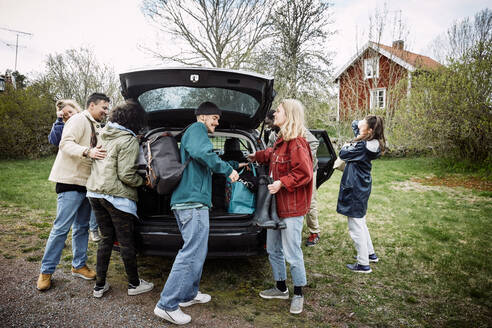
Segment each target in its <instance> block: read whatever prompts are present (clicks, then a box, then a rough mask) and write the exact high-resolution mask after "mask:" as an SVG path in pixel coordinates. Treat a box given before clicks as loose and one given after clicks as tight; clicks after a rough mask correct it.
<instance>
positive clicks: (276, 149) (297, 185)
mask: <svg viewBox="0 0 492 328" xmlns="http://www.w3.org/2000/svg"><path fill="white" fill-rule="evenodd" d="M255 159H256V161H257V162H259V163H264V164H269V166H270V175H272V176H273V180H280V181H281V182H282V185H283V187H282V188H280V190H279V191H278V193H277V194H276V195H277V212H278V216H279V217H281V218H289V217H293V216H303V215H305V214H306V213H307V212H308V211H309V206H310V205H311V194H312V192H313V185H312V183H313V159H312V155H311V150H310V148H309V145H308V143H307V142H306V139H304V138H303V137H297V138H296V139H292V140H290V141H284V140H283V138H279V139H278V140H277V141H276V142H275V144H274V145H273V147H272V148H267V149H265V150H261V151H257V152H256V154H255Z"/></svg>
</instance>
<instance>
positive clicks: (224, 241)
mask: <svg viewBox="0 0 492 328" xmlns="http://www.w3.org/2000/svg"><path fill="white" fill-rule="evenodd" d="M162 130H163V129H155V130H153V131H151V132H150V133H149V134H150V135H152V134H154V133H161V132H162ZM178 132H179V131H173V134H174V133H175V134H177V133H178ZM149 134H148V135H149ZM228 139H236V140H237V142H238V143H239V147H240V151H235V152H231V151H229V152H228V151H227V149H226V150H224V144H225V143H226V140H228ZM210 140H211V141H212V144H213V145H214V151H215V152H216V153H217V154H218V155H219V156H220V157H221V158H222V159H223V160H226V161H228V160H234V161H236V162H246V161H247V160H246V154H248V153H251V152H254V151H255V150H256V149H259V148H258V146H257V145H255V143H256V141H255V140H254V139H253V138H252V137H251V135H248V133H245V132H242V131H235V132H228V131H220V130H218V131H216V132H215V133H214V134H213V136H210ZM138 192H139V203H138V214H139V217H140V219H141V220H142V222H141V224H138V225H137V226H136V230H137V239H138V240H137V242H138V243H139V248H140V249H141V250H143V253H144V254H146V255H163V254H167V255H172V254H175V253H176V252H177V251H178V250H179V248H180V247H181V245H182V240H181V234H180V232H179V229H178V226H177V223H176V218H175V216H174V214H173V212H172V210H171V206H170V200H171V195H159V194H157V192H155V191H154V190H151V189H148V188H145V187H143V188H139V190H138ZM225 195H226V177H225V176H224V175H221V174H213V175H212V208H211V209H210V237H211V238H210V239H209V245H208V246H209V253H213V254H214V255H215V256H219V257H220V256H234V254H235V250H236V251H237V252H236V253H237V254H240V255H241V256H244V255H255V254H258V250H263V249H264V243H265V231H261V228H259V227H257V226H256V225H255V224H254V222H253V215H254V214H237V213H228V211H227V204H226V197H225ZM225 231H226V232H227V234H224V232H225ZM231 234H233V235H236V236H242V238H227V236H230V235H231ZM212 237H213V238H212ZM244 239H249V240H247V241H246V242H245V240H244ZM245 245H250V246H246V247H250V250H247V249H246V250H245V249H244V247H245ZM224 250H225V251H224ZM221 252H223V254H222V253H221Z"/></svg>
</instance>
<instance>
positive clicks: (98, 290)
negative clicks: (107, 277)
mask: <svg viewBox="0 0 492 328" xmlns="http://www.w3.org/2000/svg"><path fill="white" fill-rule="evenodd" d="M108 290H109V284H108V282H107V281H106V283H105V284H104V286H103V287H98V286H97V285H96V286H94V291H93V292H92V296H94V297H97V298H101V297H103V295H104V293H105V292H107V291H108Z"/></svg>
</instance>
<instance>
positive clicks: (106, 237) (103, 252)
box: [89, 197, 140, 286]
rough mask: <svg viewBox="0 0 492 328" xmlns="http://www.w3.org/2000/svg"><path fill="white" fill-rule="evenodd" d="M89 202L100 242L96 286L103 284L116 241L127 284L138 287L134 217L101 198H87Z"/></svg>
mask: <svg viewBox="0 0 492 328" xmlns="http://www.w3.org/2000/svg"><path fill="white" fill-rule="evenodd" d="M89 202H90V203H91V206H92V210H93V211H94V214H95V215H96V220H97V224H98V225H99V231H100V232H101V241H100V242H99V245H98V248H97V264H96V274H97V277H96V284H98V285H101V284H104V283H105V281H106V273H107V271H108V266H109V260H110V258H111V251H112V250H113V243H114V242H115V241H118V242H119V244H120V254H121V258H122V260H123V264H124V265H125V271H126V275H127V276H128V282H129V283H131V284H132V285H135V286H138V285H139V283H140V280H139V277H138V271H137V253H136V250H135V237H134V224H133V220H134V219H135V217H134V216H133V215H132V214H129V213H126V212H123V211H120V210H118V209H116V208H115V207H114V206H113V205H112V204H111V203H110V202H108V201H107V200H105V199H103V198H91V197H89Z"/></svg>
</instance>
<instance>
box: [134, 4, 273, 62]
mask: <svg viewBox="0 0 492 328" xmlns="http://www.w3.org/2000/svg"><path fill="white" fill-rule="evenodd" d="M142 11H143V13H144V14H145V15H146V16H147V17H149V19H150V20H151V21H152V22H153V23H155V24H156V25H157V26H158V27H159V28H160V29H161V30H162V31H164V32H166V33H170V34H171V35H172V36H173V37H174V38H176V39H178V40H180V41H182V43H183V44H184V47H183V48H182V49H180V50H179V51H178V53H173V50H172V48H173V47H170V46H169V44H165V45H161V44H158V45H157V49H151V48H149V47H144V49H145V50H146V51H148V52H150V53H151V54H153V55H154V56H156V57H157V58H160V59H162V60H164V61H172V62H178V63H181V64H185V65H198V66H202V65H210V66H212V67H226V68H234V69H237V68H240V67H241V65H242V64H243V63H244V62H246V61H247V60H248V59H249V58H250V56H251V55H252V53H253V51H254V50H255V47H256V46H257V45H258V44H259V43H260V42H262V41H263V40H264V39H265V38H266V37H267V36H268V34H267V31H268V26H269V24H268V18H269V15H270V12H271V6H270V5H269V2H268V1H266V0H143V5H142Z"/></svg>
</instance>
